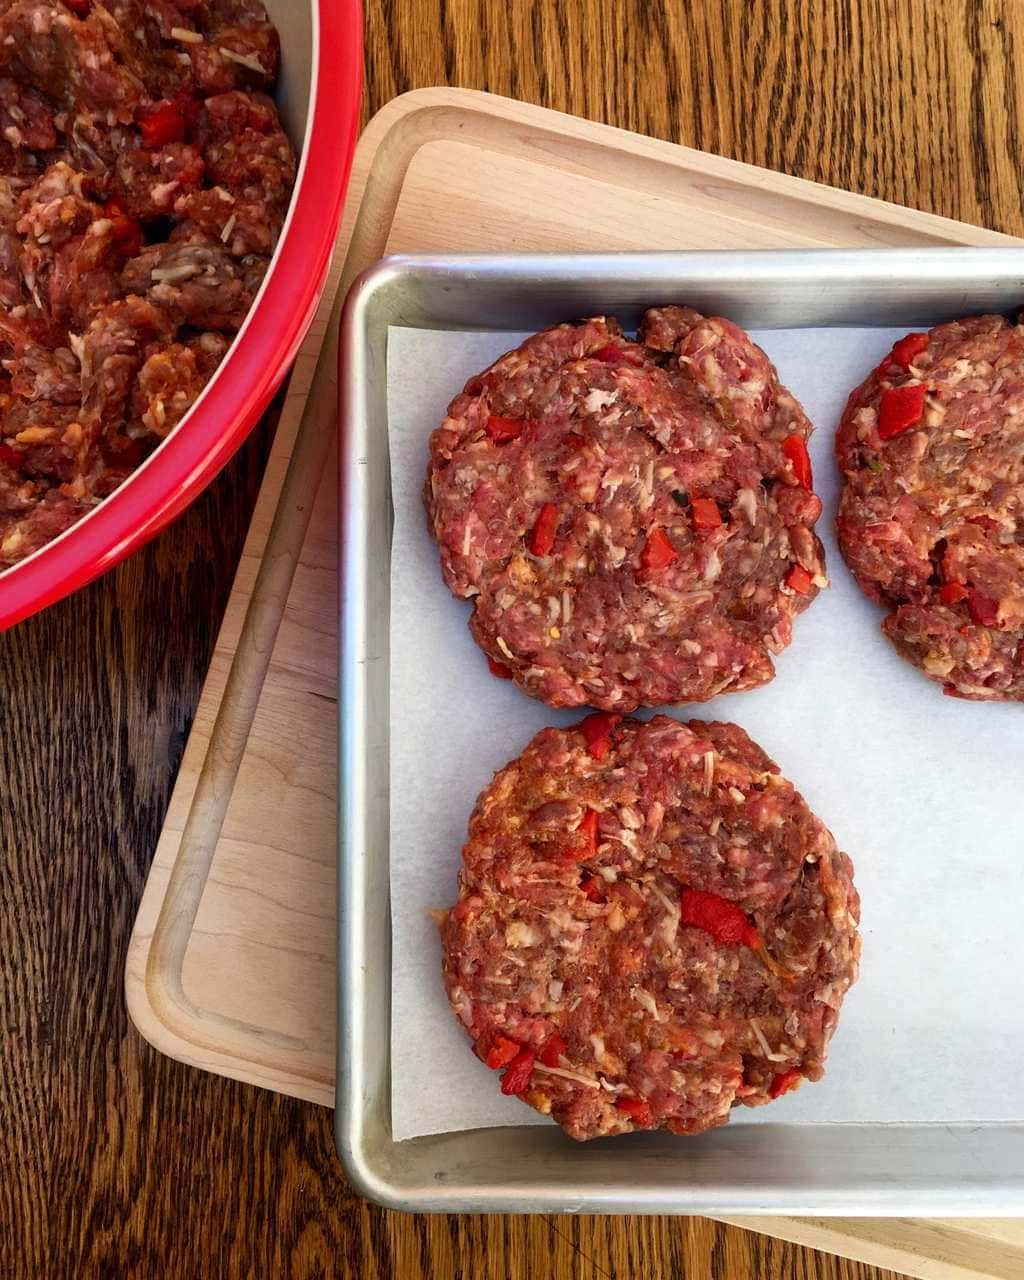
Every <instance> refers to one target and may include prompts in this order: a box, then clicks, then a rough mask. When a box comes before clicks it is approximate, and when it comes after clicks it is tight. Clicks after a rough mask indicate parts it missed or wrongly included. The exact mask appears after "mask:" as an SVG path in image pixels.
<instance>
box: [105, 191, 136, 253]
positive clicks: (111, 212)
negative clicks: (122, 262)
mask: <svg viewBox="0 0 1024 1280" xmlns="http://www.w3.org/2000/svg"><path fill="white" fill-rule="evenodd" d="M103 213H104V216H105V217H107V218H109V220H110V222H111V224H112V227H111V232H110V234H111V236H112V237H113V241H114V244H116V245H117V247H118V249H119V250H120V251H121V252H122V253H123V254H124V255H125V257H126V258H131V257H134V256H135V254H137V253H138V252H139V250H140V249H141V248H142V227H141V226H140V225H139V224H138V223H137V222H136V221H135V219H134V218H132V217H130V216H129V215H128V214H127V213H125V211H124V207H123V206H122V204H121V203H120V201H119V200H114V199H113V198H111V199H110V200H108V201H107V202H106V204H105V205H104V206H103Z"/></svg>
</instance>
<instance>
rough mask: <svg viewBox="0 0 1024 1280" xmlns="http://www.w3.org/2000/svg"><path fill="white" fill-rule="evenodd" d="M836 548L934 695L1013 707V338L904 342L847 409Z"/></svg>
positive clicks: (1020, 432)
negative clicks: (936, 687)
mask: <svg viewBox="0 0 1024 1280" xmlns="http://www.w3.org/2000/svg"><path fill="white" fill-rule="evenodd" d="M836 447H837V452H838V456H839V465H840V467H841V468H842V470H843V474H844V476H845V478H846V486H845V489H844V491H843V497H842V502H841V504H840V508H839V520H838V526H839V543H840V546H841V547H842V551H843V555H844V556H845V558H846V562H847V564H848V565H849V566H850V568H851V569H852V571H853V574H854V576H855V577H856V579H857V581H858V582H859V583H860V585H861V588H862V589H863V590H864V592H865V594H866V595H868V596H869V597H870V598H871V599H872V600H875V601H877V602H879V603H881V604H884V605H887V606H888V607H889V609H890V613H889V614H888V616H887V617H886V619H885V621H884V622H883V623H882V630H883V631H884V632H885V634H886V635H887V636H888V637H889V639H890V640H892V642H893V643H894V644H895V646H896V648H897V649H898V650H899V652H900V653H901V654H902V655H903V656H904V657H905V658H907V659H908V660H909V661H910V662H912V663H913V664H914V665H915V666H917V667H920V668H921V670H922V671H923V672H924V673H925V674H926V675H928V676H930V677H931V678H932V679H933V680H938V681H939V682H940V683H941V684H942V685H943V687H944V689H945V691H946V693H949V694H954V695H956V696H958V697H961V698H974V699H979V700H981V699H995V698H998V699H1006V700H1018V701H1019V700H1022V699H1024V328H1021V327H1020V326H1019V325H1018V326H1014V325H1010V324H1008V323H1007V322H1006V320H1004V319H1003V317H1002V316H976V317H973V318H972V319H969V320H960V321H957V322H956V323H954V324H943V325H939V326H938V327H937V328H935V329H932V330H931V331H930V332H929V333H927V334H924V333H915V334H910V335H908V336H907V337H906V338H904V339H902V340H901V341H900V342H897V343H896V345H895V346H894V347H893V349H892V352H891V354H890V355H889V356H887V357H886V359H885V360H883V361H882V363H881V364H880V365H879V366H878V368H877V369H875V370H874V372H873V373H871V374H870V375H869V376H868V377H867V379H866V380H865V381H864V382H863V383H862V384H861V385H860V386H859V387H858V388H857V389H856V390H855V391H854V392H853V394H852V395H851V396H850V400H849V403H848V404H847V406H846V411H845V413H844V414H843V418H842V422H841V423H840V426H839V434H838V437H837V441H836Z"/></svg>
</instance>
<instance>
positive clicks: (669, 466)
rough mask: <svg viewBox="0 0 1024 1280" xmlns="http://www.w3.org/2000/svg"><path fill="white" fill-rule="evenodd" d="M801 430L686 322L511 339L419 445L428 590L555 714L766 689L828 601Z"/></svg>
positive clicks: (781, 396) (749, 370) (758, 359)
mask: <svg viewBox="0 0 1024 1280" xmlns="http://www.w3.org/2000/svg"><path fill="white" fill-rule="evenodd" d="M810 431H811V425H810V423H809V422H808V421H807V418H806V416H805V415H804V412H803V410H802V409H801V408H800V406H799V404H797V402H796V400H794V398H793V397H792V396H791V395H790V393H789V392H788V391H787V390H786V388H785V387H783V386H782V385H781V384H780V383H779V379H778V375H777V374H776V372H775V369H774V367H773V366H772V364H771V362H770V361H769V360H768V357H767V356H766V355H765V354H764V352H763V351H761V349H760V348H759V347H756V346H755V345H754V343H753V342H752V341H751V340H750V338H749V337H748V336H747V335H746V334H745V333H743V331H742V330H740V329H738V328H737V327H736V326H735V325H733V324H730V322H729V321H728V320H722V319H707V318H705V317H704V316H702V315H699V314H698V313H697V312H696V311H693V310H691V309H690V308H688V307H660V308H656V309H654V310H651V311H648V312H647V313H646V315H645V316H644V318H643V322H642V324H641V326H640V332H639V336H638V341H637V342H631V341H629V340H627V339H626V338H625V337H624V336H623V333H622V329H621V327H620V326H619V324H618V323H617V322H616V321H615V320H613V319H609V318H606V317H597V318H596V319H592V320H586V321H583V322H582V323H580V324H565V325H559V326H557V327H556V328H553V329H548V330H546V331H545V332H543V333H539V334H537V335H535V336H534V337H532V338H529V339H528V340H527V341H526V342H524V343H523V344H522V346H520V347H518V348H517V349H516V350H515V351H510V352H509V353H508V354H507V355H504V356H502V357H501V359H500V360H498V361H497V362H496V363H495V364H493V365H492V366H491V367H490V368H489V369H488V370H486V372H484V373H482V374H480V375H479V376H478V377H475V378H473V379H471V380H470V382H469V383H468V384H467V386H466V389H465V391H463V393H462V394H461V395H460V396H458V397H457V398H456V399H455V400H454V401H453V402H452V404H451V405H450V406H449V409H448V417H447V418H446V419H445V420H444V422H443V423H442V425H441V426H440V427H439V428H438V430H437V431H435V432H434V434H433V436H432V437H431V442H430V466H429V469H428V473H427V484H426V489H425V492H424V499H425V502H426V506H427V513H428V516H429V520H430V527H431V531H432V532H433V535H434V537H435V538H436V539H437V542H438V544H439V546H440V549H441V567H442V570H443V572H444V577H445V581H446V582H447V583H448V585H449V587H450V588H451V589H452V591H453V592H454V593H455V594H456V595H457V596H462V597H465V598H467V599H468V598H472V599H473V602H474V609H473V614H472V616H471V618H470V624H469V625H470V629H471V631H472V632H473V635H474V636H475V637H476V640H477V642H478V643H479V645H480V646H481V648H482V649H483V650H484V652H485V653H486V654H487V657H488V659H489V661H490V663H491V665H492V670H494V671H495V674H498V675H506V676H508V675H510V676H511V677H512V678H513V679H514V680H515V682H516V683H517V684H518V685H519V687H520V688H521V689H523V690H524V691H525V692H526V693H529V694H531V695H532V696H533V697H536V698H540V699H542V700H543V701H544V702H546V703H548V704H549V705H550V706H553V707H572V706H581V705H585V704H590V705H591V706H595V707H602V708H605V709H608V710H615V711H631V710H633V709H634V708H635V707H638V706H658V705H660V704H663V703H673V702H702V701H704V700H706V699H708V698H711V697H714V695H715V694H717V693H721V692H722V691H723V690H726V689H729V690H735V689H750V688H753V687H755V686H757V685H761V684H764V683H765V682H766V681H768V680H770V679H771V678H772V675H773V674H774V667H773V665H772V659H771V654H773V653H778V652H779V651H780V650H782V649H784V648H785V647H786V645H787V644H788V643H789V641H790V637H791V631H792V622H793V617H794V615H795V614H797V613H800V612H801V611H802V610H803V609H805V608H806V607H807V605H808V604H809V603H810V602H811V600H812V599H813V598H814V596H815V595H816V594H817V591H818V588H819V587H821V586H824V585H825V584H826V579H825V576H824V561H823V556H822V549H821V544H820V543H819V541H818V539H817V538H816V537H815V535H814V533H813V525H814V522H815V521H816V520H817V518H818V516H819V515H820V513H821V502H820V501H819V500H818V498H817V497H816V496H815V495H814V493H813V492H812V491H811V469H810V463H809V462H808V459H807V449H806V444H805V442H806V439H807V437H808V436H809V434H810Z"/></svg>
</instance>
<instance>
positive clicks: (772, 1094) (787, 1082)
mask: <svg viewBox="0 0 1024 1280" xmlns="http://www.w3.org/2000/svg"><path fill="white" fill-rule="evenodd" d="M802 1079H803V1074H802V1072H800V1071H797V1070H796V1069H793V1070H791V1071H781V1072H779V1074H778V1075H777V1076H775V1077H774V1079H773V1080H772V1082H771V1084H770V1085H769V1086H768V1096H769V1098H781V1097H782V1095H783V1094H784V1093H789V1092H790V1090H791V1089H795V1088H796V1087H797V1085H798V1084H799V1083H800V1081H801V1080H802Z"/></svg>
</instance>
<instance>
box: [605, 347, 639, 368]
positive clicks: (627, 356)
mask: <svg viewBox="0 0 1024 1280" xmlns="http://www.w3.org/2000/svg"><path fill="white" fill-rule="evenodd" d="M593 358H594V359H595V360H602V361H604V363H605V364H614V363H615V361H616V360H621V361H622V363H623V364H631V365H634V366H636V367H639V366H640V365H642V364H643V362H644V358H643V356H642V355H641V354H640V352H639V351H637V349H636V348H635V347H617V346H616V345H615V343H614V342H609V343H608V345H607V346H606V347H602V348H601V349H600V351H595V352H594V355H593Z"/></svg>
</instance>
